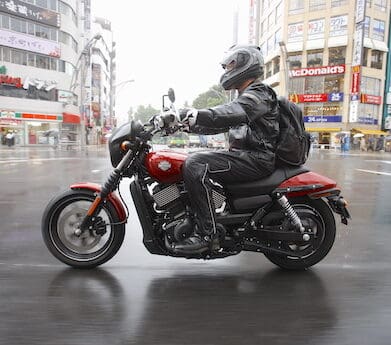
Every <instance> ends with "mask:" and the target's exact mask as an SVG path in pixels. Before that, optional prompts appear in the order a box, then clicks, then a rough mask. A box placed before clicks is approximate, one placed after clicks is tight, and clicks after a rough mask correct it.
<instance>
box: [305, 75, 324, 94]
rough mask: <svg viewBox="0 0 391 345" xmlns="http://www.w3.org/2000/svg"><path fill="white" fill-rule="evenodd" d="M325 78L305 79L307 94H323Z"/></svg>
mask: <svg viewBox="0 0 391 345" xmlns="http://www.w3.org/2000/svg"><path fill="white" fill-rule="evenodd" d="M323 87H324V77H310V78H305V89H304V93H306V94H316V93H323Z"/></svg>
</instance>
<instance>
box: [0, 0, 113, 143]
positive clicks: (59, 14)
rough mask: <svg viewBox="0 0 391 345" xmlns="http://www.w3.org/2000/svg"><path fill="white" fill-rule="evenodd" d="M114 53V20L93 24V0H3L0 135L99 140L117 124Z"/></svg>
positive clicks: (35, 139)
mask: <svg viewBox="0 0 391 345" xmlns="http://www.w3.org/2000/svg"><path fill="white" fill-rule="evenodd" d="M114 57H115V52H114V43H113V36H112V32H111V30H110V23H109V22H107V21H105V20H103V19H98V20H97V21H95V22H94V23H92V21H91V5H90V0H25V1H21V0H0V134H1V137H4V136H5V134H6V133H7V132H9V131H11V132H13V133H14V134H15V143H16V145H20V146H23V145H47V144H50V145H51V144H55V143H57V142H58V141H61V140H63V139H65V140H67V141H69V140H70V141H72V142H73V143H75V144H78V145H81V146H82V147H83V145H84V144H89V143H97V142H98V137H99V136H100V135H102V134H104V132H105V131H106V130H107V131H108V130H110V129H111V127H112V126H113V125H115V120H114V116H115V114H114V111H113V109H114V102H115V100H114V92H113V90H114V88H113V82H114V80H115V75H114V72H113V71H114V69H115V60H114ZM97 83H98V84H99V85H98V84H97Z"/></svg>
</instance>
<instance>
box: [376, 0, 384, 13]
mask: <svg viewBox="0 0 391 345" xmlns="http://www.w3.org/2000/svg"><path fill="white" fill-rule="evenodd" d="M373 7H374V8H375V9H376V10H378V11H383V12H385V11H386V9H387V0H374V1H373Z"/></svg>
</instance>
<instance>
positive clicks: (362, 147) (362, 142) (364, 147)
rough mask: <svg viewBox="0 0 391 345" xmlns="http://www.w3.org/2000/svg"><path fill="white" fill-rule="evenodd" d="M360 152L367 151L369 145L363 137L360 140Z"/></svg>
mask: <svg viewBox="0 0 391 345" xmlns="http://www.w3.org/2000/svg"><path fill="white" fill-rule="evenodd" d="M360 150H361V151H366V150H367V143H366V141H365V137H361V139H360Z"/></svg>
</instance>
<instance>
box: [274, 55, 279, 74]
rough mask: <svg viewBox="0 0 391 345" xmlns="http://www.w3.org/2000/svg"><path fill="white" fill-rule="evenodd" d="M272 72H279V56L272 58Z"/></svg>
mask: <svg viewBox="0 0 391 345" xmlns="http://www.w3.org/2000/svg"><path fill="white" fill-rule="evenodd" d="M273 67H274V68H273V74H276V73H278V72H280V58H279V57H277V58H275V59H274V60H273Z"/></svg>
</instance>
